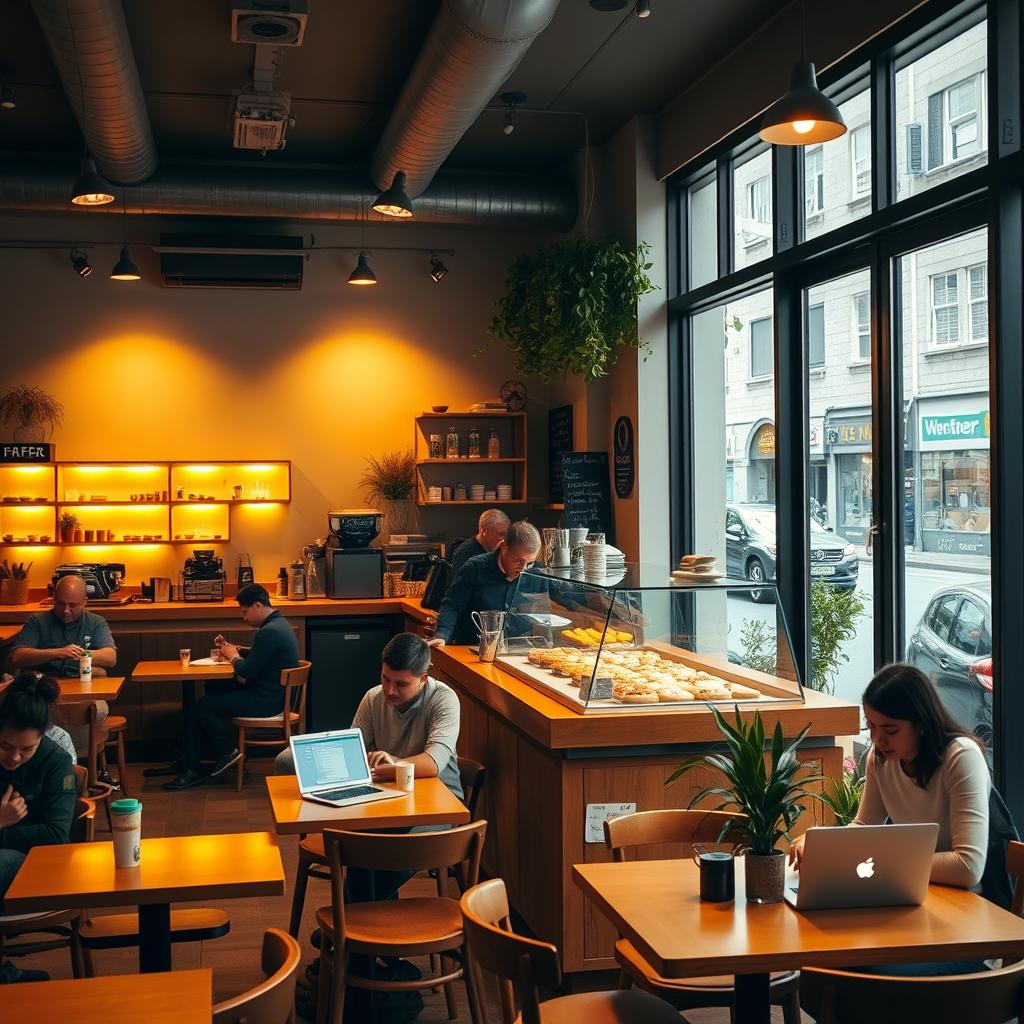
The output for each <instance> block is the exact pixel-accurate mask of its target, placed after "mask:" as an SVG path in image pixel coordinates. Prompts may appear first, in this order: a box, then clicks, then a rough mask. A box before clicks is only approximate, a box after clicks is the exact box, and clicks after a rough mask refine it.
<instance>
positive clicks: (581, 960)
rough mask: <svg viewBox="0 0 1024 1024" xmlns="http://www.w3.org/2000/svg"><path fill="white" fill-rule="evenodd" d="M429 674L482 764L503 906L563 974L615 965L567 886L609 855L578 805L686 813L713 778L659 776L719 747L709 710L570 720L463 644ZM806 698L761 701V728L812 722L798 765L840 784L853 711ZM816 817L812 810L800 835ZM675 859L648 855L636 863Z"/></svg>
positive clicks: (585, 905) (577, 893) (484, 812)
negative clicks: (445, 688)
mask: <svg viewBox="0 0 1024 1024" xmlns="http://www.w3.org/2000/svg"><path fill="white" fill-rule="evenodd" d="M434 675H435V676H437V677H438V678H440V679H444V680H445V681H446V682H448V683H449V685H451V686H452V687H453V688H454V689H455V691H456V692H457V693H458V695H459V701H460V704H461V709H462V725H461V730H460V733H459V753H460V754H462V755H464V756H466V757H471V758H474V759H475V760H477V761H480V762H481V763H483V764H484V765H486V766H487V781H486V784H485V785H484V788H483V790H482V793H481V797H480V800H481V803H480V805H479V810H478V815H479V817H482V818H486V819H487V822H488V827H487V841H486V844H485V850H484V869H485V871H486V873H487V874H489V875H492V876H500V877H501V878H503V879H504V880H505V884H506V885H507V886H508V890H509V895H510V898H511V902H512V906H513V907H514V908H515V910H516V911H517V912H518V913H519V914H520V915H521V916H522V918H523V919H524V920H525V922H526V923H527V925H529V927H530V928H531V929H532V931H533V932H534V933H535V934H536V935H537V936H538V937H539V938H541V939H544V940H546V941H548V942H554V943H555V944H556V945H557V946H558V947H559V949H560V950H561V951H562V963H563V967H564V970H565V971H566V972H568V973H573V972H582V971H594V970H606V969H610V968H614V967H615V961H614V959H613V958H612V947H613V944H614V940H615V933H614V931H613V930H612V927H611V925H610V924H609V923H608V922H607V920H606V918H605V917H604V916H603V915H601V914H600V913H598V912H597V911H596V910H595V908H594V907H593V906H592V905H591V904H590V902H589V901H588V900H587V898H586V897H585V896H584V894H583V893H582V891H581V890H580V889H579V887H578V886H576V885H574V884H573V882H572V865H573V864H582V863H589V862H596V861H606V860H610V859H611V858H610V857H609V855H608V854H607V852H606V851H605V847H604V841H603V836H602V839H601V841H600V842H597V843H588V842H586V841H585V835H584V833H585V823H586V813H587V805H588V804H612V803H635V804H636V807H637V810H638V811H647V810H656V809H659V808H665V807H686V806H687V805H688V804H689V801H690V797H691V794H693V793H695V792H697V791H698V790H699V789H701V788H703V787H705V786H707V785H713V784H714V783H715V780H714V777H713V776H712V775H711V773H709V772H706V771H703V770H696V771H694V772H692V773H691V774H690V775H689V776H687V777H686V779H684V780H681V781H680V782H679V783H677V784H676V785H674V786H672V787H670V788H666V787H665V780H666V779H667V778H668V776H669V775H670V774H671V772H672V770H673V769H674V768H675V767H676V765H678V764H679V762H680V761H682V760H684V759H686V758H687V757H691V756H693V755H694V754H695V753H699V752H700V751H701V750H706V749H707V748H708V747H709V746H712V745H718V743H719V742H720V740H719V733H718V730H717V728H716V726H715V723H714V719H713V717H712V715H711V713H710V712H709V711H708V710H707V708H706V706H704V705H702V706H701V707H699V708H698V707H688V708H679V709H675V710H661V709H658V710H650V711H648V710H632V709H631V710H630V711H628V712H623V713H620V714H616V713H613V712H597V713H587V714H580V713H577V712H575V711H572V710H570V709H569V708H567V707H564V706H563V705H562V704H560V703H559V702H558V701H556V700H554V699H553V698H551V697H548V696H546V695H545V694H543V693H541V692H540V691H538V690H536V689H534V688H533V687H532V686H530V685H529V684H527V683H525V682H522V681H521V680H519V679H517V678H516V677H515V676H512V675H510V674H508V673H507V672H504V671H502V670H501V669H500V668H496V667H495V666H494V665H493V664H485V663H482V662H480V661H479V660H478V658H477V656H476V655H475V654H473V653H471V652H470V650H469V648H468V647H443V648H439V649H438V650H436V651H435V652H434ZM806 698H807V699H806V703H803V704H801V703H799V702H796V701H794V702H788V701H787V702H785V703H779V704H774V703H764V704H761V705H759V706H758V709H759V710H760V712H761V715H762V718H763V719H764V722H765V729H766V731H767V730H772V729H774V728H775V723H776V721H779V722H781V723H782V726H783V729H784V730H785V732H786V734H787V735H789V736H792V735H795V734H796V733H797V732H799V731H800V729H802V728H803V727H804V726H805V725H806V724H807V723H808V722H810V723H811V730H810V734H809V735H808V737H807V740H806V741H805V742H804V744H803V746H802V747H801V749H800V751H799V752H798V756H799V758H800V760H801V761H803V762H804V763H806V764H807V766H808V768H810V769H814V770H816V771H820V772H822V773H823V774H825V775H827V776H838V775H839V774H840V773H841V772H842V749H841V748H840V747H839V746H838V745H837V744H836V737H838V736H847V735H852V734H854V733H857V732H859V729H860V709H859V708H858V707H857V706H856V705H855V704H850V703H848V702H846V701H842V700H838V699H837V698H835V697H829V696H827V695H824V694H820V693H815V692H811V691H807V693H806ZM744 713H747V712H746V711H745V712H744ZM749 713H750V714H753V710H752V709H751V710H750V712H749ZM825 820H826V817H825V813H824V811H823V808H822V807H821V805H819V804H817V803H816V802H814V803H812V804H811V805H810V806H809V807H808V812H807V813H806V814H805V815H804V818H803V819H802V821H801V823H800V827H799V828H798V831H802V829H803V828H805V827H807V826H808V825H810V824H814V823H816V822H824V821H825ZM679 853H680V850H679V849H678V848H672V847H655V848H653V849H651V850H650V851H647V852H646V854H645V856H646V857H647V858H658V857H668V856H678V855H679Z"/></svg>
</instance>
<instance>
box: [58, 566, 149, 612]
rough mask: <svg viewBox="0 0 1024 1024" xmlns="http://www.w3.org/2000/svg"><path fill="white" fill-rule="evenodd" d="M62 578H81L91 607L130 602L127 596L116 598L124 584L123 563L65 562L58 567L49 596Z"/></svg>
mask: <svg viewBox="0 0 1024 1024" xmlns="http://www.w3.org/2000/svg"><path fill="white" fill-rule="evenodd" d="M62 576H81V577H82V579H83V580H84V581H85V593H86V596H87V597H88V598H89V603H90V604H92V605H103V604H107V605H111V604H127V603H128V601H130V600H131V598H130V597H128V596H124V597H121V596H116V595H117V591H119V590H120V589H121V584H122V583H123V582H124V577H125V565H124V562H65V563H64V564H63V565H58V566H57V568H56V569H55V570H54V572H53V579H52V580H50V586H49V588H48V589H49V591H50V593H51V594H52V593H53V590H54V588H55V587H56V586H57V583H58V582H59V580H60V579H61V577H62Z"/></svg>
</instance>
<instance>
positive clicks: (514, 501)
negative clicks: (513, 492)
mask: <svg viewBox="0 0 1024 1024" xmlns="http://www.w3.org/2000/svg"><path fill="white" fill-rule="evenodd" d="M416 504H417V505H420V506H423V505H429V506H430V507H431V508H436V507H438V506H442V505H443V506H445V507H447V506H448V505H490V506H491V508H496V507H497V506H498V505H528V504H529V502H528V501H526V500H525V499H524V498H510V499H509V500H508V501H499V500H498V499H497V498H481V499H480V500H479V501H474V500H473V499H469V500H467V501H417V502H416Z"/></svg>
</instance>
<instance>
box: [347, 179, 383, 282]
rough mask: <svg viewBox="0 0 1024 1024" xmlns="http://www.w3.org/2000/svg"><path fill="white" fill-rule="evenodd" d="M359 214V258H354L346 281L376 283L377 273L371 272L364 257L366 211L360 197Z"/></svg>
mask: <svg viewBox="0 0 1024 1024" xmlns="http://www.w3.org/2000/svg"><path fill="white" fill-rule="evenodd" d="M359 215H360V218H359V219H360V228H359V259H357V260H356V269H355V270H353V271H352V273H351V274H349V275H348V283H349V284H359V285H365V284H376V283H377V275H376V274H375V273H374V272H373V268H372V267H371V266H370V261H369V260H368V259H367V258H366V212H365V210H364V209H363V200H362V198H360V200H359Z"/></svg>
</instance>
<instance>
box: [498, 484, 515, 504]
mask: <svg viewBox="0 0 1024 1024" xmlns="http://www.w3.org/2000/svg"><path fill="white" fill-rule="evenodd" d="M511 500H512V485H511V484H498V501H511Z"/></svg>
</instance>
